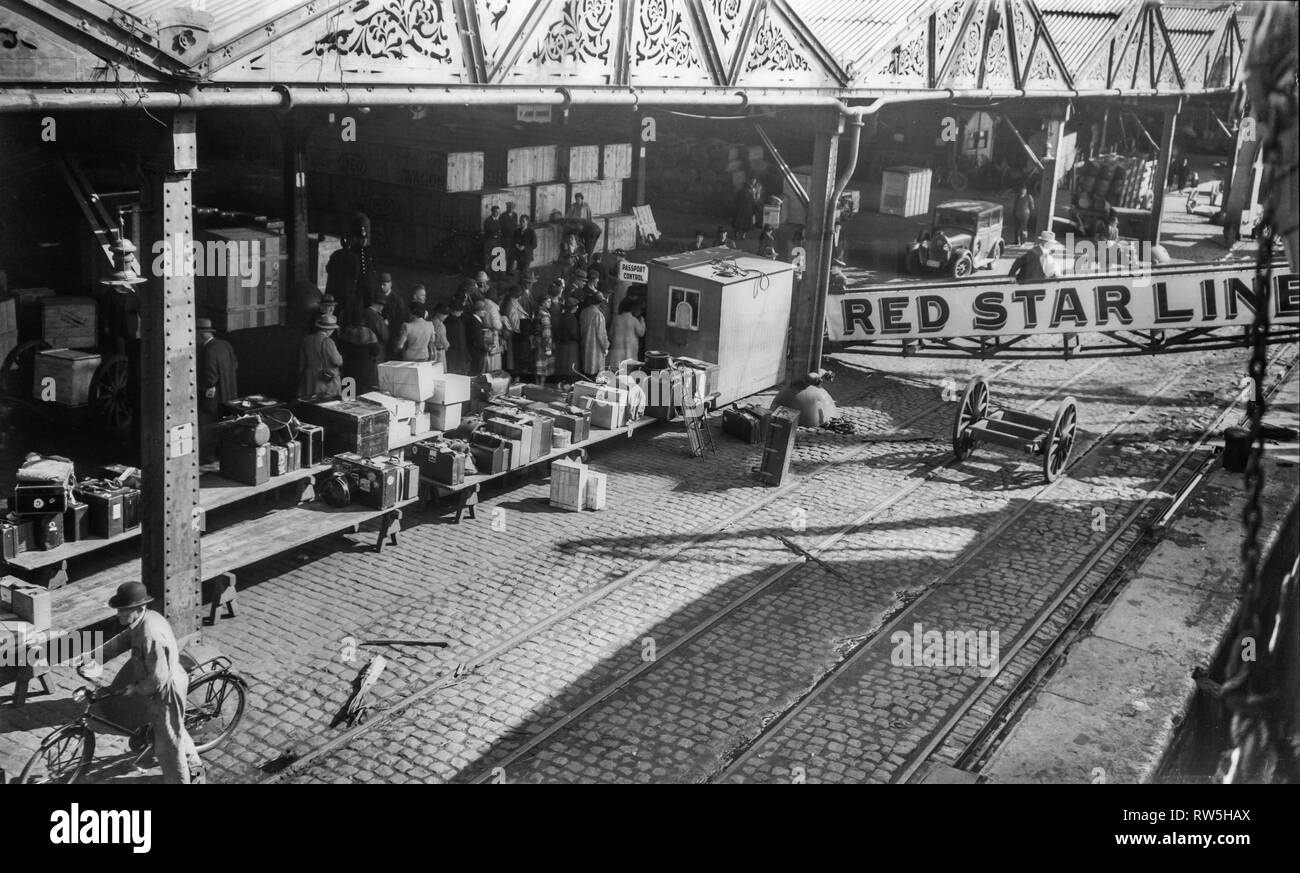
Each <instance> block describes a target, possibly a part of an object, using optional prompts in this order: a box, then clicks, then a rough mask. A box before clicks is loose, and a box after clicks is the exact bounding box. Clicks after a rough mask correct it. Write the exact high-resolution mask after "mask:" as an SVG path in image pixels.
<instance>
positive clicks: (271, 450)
mask: <svg viewBox="0 0 1300 873" xmlns="http://www.w3.org/2000/svg"><path fill="white" fill-rule="evenodd" d="M266 456H267V458H268V459H269V460H270V462H271V475H272V476H283V475H284V474H285V473H288V472H289V450H288V449H287V448H285V447H284V446H277V445H275V444H274V443H272V444H271V445H269V446H267V447H266Z"/></svg>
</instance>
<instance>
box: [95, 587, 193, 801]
mask: <svg viewBox="0 0 1300 873" xmlns="http://www.w3.org/2000/svg"><path fill="white" fill-rule="evenodd" d="M152 600H153V598H152V597H150V596H149V592H148V591H147V590H146V589H145V587H144V584H143V583H141V582H123V583H122V584H121V585H119V586H118V587H117V593H116V594H114V595H113V596H112V597H111V598H110V599H109V601H108V605H109V606H110V607H112V608H113V609H116V610H117V622H118V624H120V625H122V626H123V627H124V628H126V630H125V631H123V632H122V633H120V634H118V635H117V636H115V637H113V638H112V639H111V640H109V641H108V642H106V643H105V644H104V645H103V646H102V647H101V649H100V650H99V652H98V653H96V654H97V655H98V657H97V658H95V660H98V661H99V662H100V663H106V662H108V661H111V660H113V659H114V658H116V657H117V656H118V655H120V654H122V653H124V652H127V651H129V652H130V653H131V660H130V661H128V662H127V663H126V664H125V665H124V666H123V667H122V669H121V670H119V671H118V674H117V675H116V676H115V677H113V682H112V684H110V685H109V687H108V691H109V692H110V693H113V692H116V693H117V696H111V697H107V698H106V699H104V700H100V701H98V702H97V703H95V711H96V712H97V713H99V714H101V715H103V717H105V718H107V719H108V720H110V721H112V722H114V723H115V724H119V725H122V726H123V727H128V728H137V727H143V726H144V725H146V724H147V725H149V726H150V727H152V728H153V753H154V757H155V758H157V759H158V766H159V767H160V768H161V769H162V773H163V782H165V783H167V784H169V785H189V784H191V783H201V782H203V781H204V780H203V762H202V761H201V760H200V759H199V753H198V750H197V749H195V747H194V740H193V739H191V738H190V735H189V733H188V732H187V731H186V730H185V695H186V694H187V693H188V691H189V675H188V674H187V673H186V672H185V669H184V668H183V667H182V666H181V662H180V646H179V645H178V644H177V642H176V635H175V634H174V633H172V628H171V625H170V624H168V623H167V619H166V618H164V617H163V616H162V615H161V614H160V613H157V612H154V611H153V610H150V609H148V608H147V605H148V604H149V603H150V602H151V601H152ZM86 660H89V658H84V659H82V663H84V662H85V661H86Z"/></svg>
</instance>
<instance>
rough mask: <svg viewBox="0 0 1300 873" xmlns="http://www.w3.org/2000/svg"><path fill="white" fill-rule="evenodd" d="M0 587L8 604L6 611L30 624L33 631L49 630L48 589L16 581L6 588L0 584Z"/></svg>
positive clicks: (50, 605)
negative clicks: (3, 589) (2, 588)
mask: <svg viewBox="0 0 1300 873" xmlns="http://www.w3.org/2000/svg"><path fill="white" fill-rule="evenodd" d="M0 587H4V588H5V598H6V599H7V600H8V602H9V607H8V609H7V610H6V611H8V612H12V613H14V614H15V615H17V616H18V617H19V618H20V619H22V620H23V621H25V622H27V623H28V624H30V625H31V626H32V630H33V631H36V632H40V631H46V630H49V629H50V619H51V615H50V613H51V607H52V605H53V597H52V596H51V595H50V591H49V590H48V589H46V588H42V587H40V586H39V585H30V584H28V583H26V582H18V581H16V580H15V581H13V582H10V583H8V584H7V586H6V585H5V584H4V583H0Z"/></svg>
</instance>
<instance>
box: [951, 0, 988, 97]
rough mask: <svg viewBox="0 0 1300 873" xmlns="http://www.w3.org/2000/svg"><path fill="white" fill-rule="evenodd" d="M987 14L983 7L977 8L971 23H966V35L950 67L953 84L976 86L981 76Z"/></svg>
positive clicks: (963, 86) (966, 86)
mask: <svg viewBox="0 0 1300 873" xmlns="http://www.w3.org/2000/svg"><path fill="white" fill-rule="evenodd" d="M985 14H986V12H985V10H984V9H983V8H981V9H977V10H976V11H975V14H974V15H973V16H971V20H970V23H969V24H967V25H966V33H965V36H964V38H963V40H962V42H961V45H960V46H959V47H958V48H957V55H956V56H955V57H954V58H953V62H952V66H951V67H950V68H949V73H948V79H949V84H951V85H954V86H957V87H962V88H970V87H974V86H975V83H976V80H977V79H978V77H979V70H980V57H981V55H982V54H983V50H984V16H985Z"/></svg>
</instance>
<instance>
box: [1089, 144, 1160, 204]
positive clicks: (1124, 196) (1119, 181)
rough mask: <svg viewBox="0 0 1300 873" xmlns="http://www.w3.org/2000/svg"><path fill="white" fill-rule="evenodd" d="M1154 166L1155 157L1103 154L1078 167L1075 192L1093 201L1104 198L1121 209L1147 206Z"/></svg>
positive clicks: (1151, 189)
mask: <svg viewBox="0 0 1300 873" xmlns="http://www.w3.org/2000/svg"><path fill="white" fill-rule="evenodd" d="M1155 170H1156V162H1155V161H1146V160H1143V159H1142V158H1139V157H1130V156H1126V155H1105V156H1103V157H1100V158H1098V159H1096V160H1094V161H1089V162H1088V163H1087V164H1085V165H1084V166H1083V168H1082V169H1081V170H1079V174H1078V178H1077V180H1076V183H1075V194H1076V196H1077V195H1079V194H1087V195H1088V196H1089V197H1091V198H1092V201H1093V203H1097V202H1098V201H1100V200H1105V201H1106V202H1107V203H1109V204H1110V205H1111V206H1115V207H1119V208H1121V209H1149V208H1150V201H1151V198H1152V191H1153V187H1154V183H1155Z"/></svg>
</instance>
